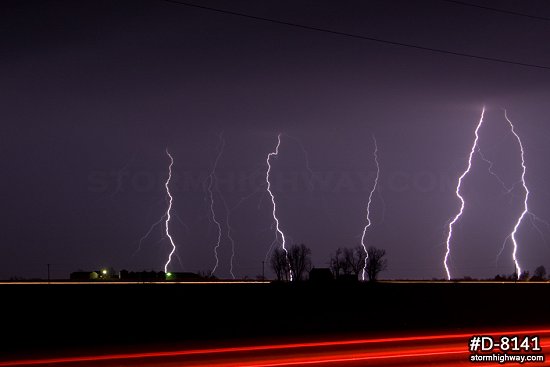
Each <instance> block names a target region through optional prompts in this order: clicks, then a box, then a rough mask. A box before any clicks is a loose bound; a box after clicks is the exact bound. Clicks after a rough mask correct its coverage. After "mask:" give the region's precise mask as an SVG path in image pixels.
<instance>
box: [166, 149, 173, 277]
mask: <svg viewBox="0 0 550 367" xmlns="http://www.w3.org/2000/svg"><path fill="white" fill-rule="evenodd" d="M166 154H167V155H168V157H170V165H169V166H168V179H167V180H166V183H165V184H164V187H166V195H168V198H169V200H168V209H166V214H165V216H166V237H168V239H169V240H170V244H171V245H172V251H171V252H170V255H168V261H167V262H166V264H165V265H164V272H165V273H168V265H169V264H170V261H171V260H172V255H173V254H174V252H175V251H176V245H175V244H174V240H173V238H172V236H171V235H170V228H169V224H170V210H171V209H172V200H173V198H172V194H170V187H169V184H170V180H171V179H172V165H173V164H174V158H172V156H171V155H170V153H169V152H168V148H167V149H166Z"/></svg>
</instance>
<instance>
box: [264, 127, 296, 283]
mask: <svg viewBox="0 0 550 367" xmlns="http://www.w3.org/2000/svg"><path fill="white" fill-rule="evenodd" d="M280 145H281V134H279V135H277V146H276V147H275V151H273V152H271V153H269V154H268V155H267V159H266V163H267V173H266V175H265V180H266V182H267V192H268V194H269V196H271V203H272V204H273V212H272V214H273V221H274V222H275V229H276V234H275V236H276V239H278V235H280V236H281V247H282V249H283V251H284V252H285V256H286V261H287V264H288V267H289V273H290V281H292V280H293V275H292V268H291V267H290V261H289V260H288V251H287V249H286V247H285V234H284V233H283V231H281V228H280V227H279V219H278V218H277V204H275V196H274V195H273V193H272V192H271V182H270V181H269V174H270V173H271V163H270V159H271V157H273V156H275V157H277V156H278V155H279V146H280ZM277 234H278V235H277Z"/></svg>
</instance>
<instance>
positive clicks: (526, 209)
mask: <svg viewBox="0 0 550 367" xmlns="http://www.w3.org/2000/svg"><path fill="white" fill-rule="evenodd" d="M504 118H505V119H506V121H508V124H510V129H511V130H512V134H514V136H515V137H516V139H517V141H518V145H519V149H520V152H521V168H522V172H521V184H522V186H523V189H524V190H525V198H524V200H523V211H522V212H521V214H520V216H519V217H518V219H517V222H516V225H515V226H514V229H513V230H512V232H511V233H510V236H509V237H510V238H511V239H512V243H513V244H514V251H513V252H512V259H513V260H514V265H515V267H516V273H517V277H518V279H519V277H520V275H521V267H520V266H519V261H518V258H517V252H518V242H517V240H516V233H517V231H518V228H519V226H520V225H521V222H522V221H523V218H524V217H525V215H526V214H528V213H529V207H528V205H527V202H528V200H529V189H528V188H527V184H526V182H525V173H526V171H527V166H525V152H524V150H523V143H522V142H521V139H520V137H519V135H518V134H517V133H516V131H515V129H514V124H513V123H512V121H510V119H509V118H508V115H507V114H506V110H504ZM505 243H506V242H505Z"/></svg>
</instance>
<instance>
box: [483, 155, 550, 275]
mask: <svg viewBox="0 0 550 367" xmlns="http://www.w3.org/2000/svg"><path fill="white" fill-rule="evenodd" d="M478 153H479V155H480V157H481V159H482V160H484V161H485V162H487V163H488V164H489V167H488V170H489V173H490V174H491V175H493V176H494V177H495V178H496V179H497V181H498V182H499V183H500V185H501V186H502V188H503V190H504V193H505V194H511V193H512V192H513V191H514V190H515V187H516V186H517V184H518V183H520V182H521V183H522V184H523V183H524V180H519V181H518V182H516V183H514V184H513V185H512V186H511V187H508V186H507V185H506V183H505V182H504V180H502V179H501V178H500V176H499V175H498V174H497V173H496V172H494V171H493V170H492V168H493V162H492V161H490V160H489V159H487V158H486V157H485V156H484V155H483V154H482V153H481V151H478ZM524 207H525V206H524ZM525 214H526V215H529V218H530V219H531V225H532V226H533V228H534V229H535V230H536V231H537V232H538V234H539V235H540V237H541V239H542V241H544V243H546V238H545V236H544V233H543V232H542V230H541V229H540V228H539V226H538V225H537V222H540V223H543V224H545V225H546V227H548V228H550V223H548V222H547V221H545V220H544V219H542V218H540V217H538V216H537V215H536V214H534V213H532V212H530V211H527V213H525ZM511 238H512V233H510V234H509V235H508V236H506V238H504V241H503V243H502V246H501V248H500V251H499V252H498V254H497V257H496V259H495V266H498V260H499V258H500V256H501V255H502V253H503V252H504V249H505V248H506V243H507V242H508V241H509V240H510V239H511ZM514 265H515V263H514ZM516 271H517V268H516Z"/></svg>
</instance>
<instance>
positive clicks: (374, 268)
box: [367, 246, 388, 282]
mask: <svg viewBox="0 0 550 367" xmlns="http://www.w3.org/2000/svg"><path fill="white" fill-rule="evenodd" d="M367 253H368V258H367V276H368V278H369V281H371V282H374V281H376V279H377V278H378V274H379V273H380V272H381V271H384V270H386V268H387V267H388V261H387V260H386V259H384V256H386V250H384V249H378V248H376V247H372V246H371V247H369V248H368V250H367Z"/></svg>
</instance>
